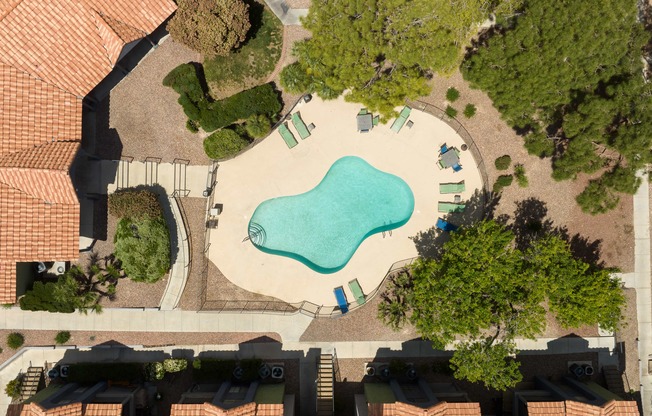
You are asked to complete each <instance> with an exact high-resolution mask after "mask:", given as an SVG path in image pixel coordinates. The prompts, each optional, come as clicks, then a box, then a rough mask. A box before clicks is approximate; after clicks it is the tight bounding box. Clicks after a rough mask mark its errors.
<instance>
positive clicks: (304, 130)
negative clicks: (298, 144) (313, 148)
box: [292, 112, 310, 140]
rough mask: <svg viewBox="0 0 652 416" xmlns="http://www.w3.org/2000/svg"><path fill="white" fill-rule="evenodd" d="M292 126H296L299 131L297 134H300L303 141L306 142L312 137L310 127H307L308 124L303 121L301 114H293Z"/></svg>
mask: <svg viewBox="0 0 652 416" xmlns="http://www.w3.org/2000/svg"><path fill="white" fill-rule="evenodd" d="M292 124H294V128H295V129H297V133H299V137H301V140H304V139H306V138H308V137H309V136H310V130H308V127H306V123H304V122H303V120H301V113H299V112H296V113H294V114H292Z"/></svg>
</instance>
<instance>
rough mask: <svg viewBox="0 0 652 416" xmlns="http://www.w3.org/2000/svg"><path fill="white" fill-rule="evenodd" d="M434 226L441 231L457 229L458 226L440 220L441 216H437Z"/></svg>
mask: <svg viewBox="0 0 652 416" xmlns="http://www.w3.org/2000/svg"><path fill="white" fill-rule="evenodd" d="M435 227H437V228H438V229H440V230H442V231H457V229H458V228H459V227H458V226H457V225H454V224H451V223H450V222H448V221H446V220H442V219H441V218H437V224H435Z"/></svg>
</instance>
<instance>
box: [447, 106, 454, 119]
mask: <svg viewBox="0 0 652 416" xmlns="http://www.w3.org/2000/svg"><path fill="white" fill-rule="evenodd" d="M446 115H447V116H448V117H450V118H454V117H455V116H456V115H457V110H456V109H454V108H453V107H451V106H450V105H449V106H447V107H446Z"/></svg>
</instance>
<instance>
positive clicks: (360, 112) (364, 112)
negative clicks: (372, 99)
mask: <svg viewBox="0 0 652 416" xmlns="http://www.w3.org/2000/svg"><path fill="white" fill-rule="evenodd" d="M367 113H368V111H367V109H366V108H361V109H360V111H359V112H358V115H359V116H364V115H365V114H367Z"/></svg>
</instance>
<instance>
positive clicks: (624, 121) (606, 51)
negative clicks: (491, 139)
mask: <svg viewBox="0 0 652 416" xmlns="http://www.w3.org/2000/svg"><path fill="white" fill-rule="evenodd" d="M649 39H650V35H649V33H647V32H646V31H645V30H644V28H643V25H642V24H641V23H640V22H638V8H637V4H636V2H633V3H632V2H622V1H618V0H596V2H591V3H587V2H584V1H582V0H562V1H558V0H541V1H532V2H527V4H526V7H525V10H524V13H521V14H519V15H518V17H514V18H512V19H508V20H506V21H505V22H504V24H503V25H502V26H501V27H499V28H498V30H495V31H493V35H492V36H490V37H488V38H487V39H483V40H482V41H481V42H480V43H479V44H478V45H477V48H476V49H475V50H474V51H473V52H472V53H471V54H470V57H469V58H468V59H467V60H466V61H465V62H464V63H463V64H462V73H463V75H464V77H465V78H466V79H467V80H469V81H470V82H471V84H472V86H474V87H477V88H481V89H483V90H485V91H486V92H487V93H488V94H489V96H490V97H491V99H492V101H493V103H494V105H495V106H496V108H498V110H499V111H500V112H501V113H502V116H503V118H504V119H505V120H506V121H507V123H508V124H510V125H511V126H513V127H514V128H515V129H517V130H518V131H520V132H522V134H523V136H524V139H525V146H526V148H527V149H528V151H529V152H530V153H532V154H536V155H538V156H554V157H553V164H552V165H553V178H554V179H556V180H564V179H575V178H576V177H577V175H578V174H579V173H596V172H600V173H601V174H602V175H608V174H609V167H611V166H614V165H620V166H626V167H627V169H628V170H627V172H628V174H627V175H625V176H630V177H632V178H633V175H634V172H635V171H636V170H637V169H640V168H643V167H644V166H645V165H646V164H648V163H650V162H652V152H651V151H650V146H651V145H652V84H649V83H646V81H645V80H644V77H643V71H644V68H643V63H642V61H643V59H642V56H641V55H642V51H643V50H644V47H645V45H646V44H647V43H648V41H649ZM621 179H624V182H625V183H628V184H633V181H632V179H625V178H624V177H621ZM619 183H620V182H608V181H602V180H601V179H598V180H597V181H596V182H592V183H591V184H589V186H588V187H587V189H586V190H585V192H583V193H582V194H581V195H580V196H578V199H577V200H578V203H580V205H581V206H582V208H583V209H584V210H585V211H586V212H589V213H592V214H596V213H600V212H605V211H608V210H610V209H613V208H614V207H615V206H617V203H618V196H617V194H618V193H634V192H635V191H636V188H635V187H630V186H626V187H621V188H620V189H616V187H617V186H618V184H619ZM596 191H597V192H596ZM600 196H603V197H602V198H600Z"/></svg>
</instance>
